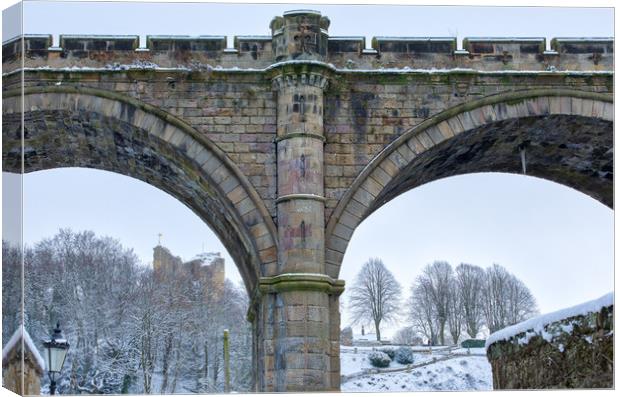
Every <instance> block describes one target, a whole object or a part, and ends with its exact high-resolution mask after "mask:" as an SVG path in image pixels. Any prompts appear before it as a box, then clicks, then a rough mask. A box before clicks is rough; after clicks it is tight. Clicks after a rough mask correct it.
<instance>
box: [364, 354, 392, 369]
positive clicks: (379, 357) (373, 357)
mask: <svg viewBox="0 0 620 397" xmlns="http://www.w3.org/2000/svg"><path fill="white" fill-rule="evenodd" d="M368 361H370V364H372V366H373V367H377V368H385V367H387V366H389V365H390V362H391V361H392V360H390V356H388V355H387V354H385V353H384V352H380V351H374V352H370V354H368Z"/></svg>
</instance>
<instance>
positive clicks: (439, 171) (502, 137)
mask: <svg viewBox="0 0 620 397" xmlns="http://www.w3.org/2000/svg"><path fill="white" fill-rule="evenodd" d="M550 131H552V132H551V133H550ZM547 140H548V141H547ZM558 148H560V149H558ZM521 152H523V154H524V156H525V159H526V160H525V164H526V173H527V174H528V175H532V176H537V177H541V178H544V179H548V180H552V181H555V182H558V183H561V184H564V185H567V186H569V187H573V188H575V189H576V190H579V191H581V192H583V193H585V194H588V195H590V196H591V197H593V198H595V199H596V200H598V201H600V202H602V203H603V204H605V205H607V206H609V207H610V208H613V102H612V96H611V95H608V94H600V93H591V92H584V91H577V90H566V89H532V90H524V91H511V92H508V93H502V94H497V95H492V96H489V97H484V98H481V99H479V100H474V101H471V102H468V103H464V104H461V105H458V106H456V107H453V108H450V109H448V110H446V111H443V112H441V113H439V114H437V115H435V116H433V117H431V118H429V119H427V120H425V121H424V122H422V123H420V124H418V125H417V126H416V127H414V128H412V129H411V130H409V131H407V132H406V133H404V134H403V135H401V136H400V137H399V138H398V139H396V140H395V141H394V142H392V143H391V144H390V145H389V146H387V147H386V148H385V149H384V150H383V151H381V152H380V153H379V154H378V155H377V156H376V157H375V158H374V159H373V160H372V161H371V162H370V163H369V164H368V165H367V166H366V167H365V168H364V169H363V170H362V172H361V173H360V174H359V175H358V177H357V178H356V179H355V181H354V182H353V184H352V186H351V187H350V188H349V189H348V190H347V192H346V193H345V194H344V195H343V197H342V198H341V199H340V201H339V203H338V205H337V206H336V209H335V210H334V212H333V214H332V216H331V217H330V219H329V222H328V224H327V229H326V233H325V236H326V269H327V273H328V274H329V276H330V277H333V278H337V277H338V274H339V272H340V265H341V263H342V259H343V257H344V252H345V251H346V248H347V246H348V243H349V241H350V239H351V236H352V235H353V232H354V230H355V228H356V227H357V226H358V225H359V224H360V223H361V222H362V221H363V220H364V219H365V218H366V217H368V216H369V215H370V214H371V213H372V212H374V211H375V210H377V209H378V208H379V207H381V206H382V205H383V204H385V203H386V202H388V201H389V200H391V199H392V198H394V197H396V196H398V195H399V194H401V193H404V192H405V191H407V190H410V189H412V188H414V187H416V186H419V185H421V184H424V183H427V182H431V181H433V180H437V179H440V178H444V177H448V176H452V175H459V174H465V173H472V172H508V173H522V162H523V161H522V158H521Z"/></svg>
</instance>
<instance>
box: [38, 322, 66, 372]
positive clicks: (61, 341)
mask: <svg viewBox="0 0 620 397" xmlns="http://www.w3.org/2000/svg"><path fill="white" fill-rule="evenodd" d="M43 346H45V350H46V357H45V359H46V360H45V361H46V363H45V364H46V365H47V370H48V372H49V373H50V377H53V375H54V374H57V373H59V372H60V371H61V370H62V366H63V364H64V363H65V358H66V357H67V350H69V343H68V342H67V340H66V339H65V338H64V337H63V336H62V331H60V324H56V329H54V334H53V335H52V338H51V339H50V340H48V341H45V342H43Z"/></svg>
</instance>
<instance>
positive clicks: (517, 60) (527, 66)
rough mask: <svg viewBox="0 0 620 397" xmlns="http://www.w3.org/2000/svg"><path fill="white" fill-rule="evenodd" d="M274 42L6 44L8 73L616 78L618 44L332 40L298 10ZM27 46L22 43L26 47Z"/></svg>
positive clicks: (111, 39)
mask: <svg viewBox="0 0 620 397" xmlns="http://www.w3.org/2000/svg"><path fill="white" fill-rule="evenodd" d="M269 26H270V29H271V33H272V34H271V36H247V35H244V36H241V35H240V36H234V39H233V43H234V44H233V45H234V48H227V45H226V44H227V37H226V36H154V35H149V36H146V47H143V48H140V47H139V36H137V35H109V36H106V35H61V36H60V40H59V47H52V36H51V35H40V34H37V35H25V36H23V37H15V38H13V39H10V40H8V41H5V42H4V43H3V45H2V46H3V57H2V64H3V68H2V69H3V73H7V72H10V71H12V70H16V69H19V68H20V67H21V58H22V43H23V52H24V66H25V67H26V68H41V67H47V68H105V67H110V66H112V65H135V64H139V65H140V64H142V65H145V64H148V65H149V66H150V67H160V68H197V67H206V66H207V65H210V66H211V67H213V68H218V67H221V68H225V69H233V68H236V69H247V70H260V69H265V68H268V67H269V66H271V65H273V64H275V63H278V62H283V61H318V62H324V63H326V64H331V65H333V66H334V67H335V68H338V69H353V70H355V69H357V70H381V69H398V68H401V69H404V68H409V69H428V70H437V69H472V70H479V71H499V70H502V71H504V70H516V71H549V70H556V71H613V47H614V44H613V42H614V40H613V38H566V37H561V38H554V39H552V40H551V43H550V47H551V51H547V50H546V44H547V43H546V39H545V38H541V37H509V38H494V37H483V38H473V37H468V38H464V39H463V41H462V43H461V44H462V49H458V47H457V39H456V38H454V37H382V36H377V37H373V38H372V42H371V47H372V49H367V48H366V39H365V37H363V36H354V37H330V36H329V31H328V29H329V26H330V21H329V18H327V17H326V16H323V15H321V13H320V12H318V11H312V10H294V11H289V12H286V13H284V14H283V16H277V17H275V18H273V20H272V21H271V24H270V25H269ZM22 38H23V40H22Z"/></svg>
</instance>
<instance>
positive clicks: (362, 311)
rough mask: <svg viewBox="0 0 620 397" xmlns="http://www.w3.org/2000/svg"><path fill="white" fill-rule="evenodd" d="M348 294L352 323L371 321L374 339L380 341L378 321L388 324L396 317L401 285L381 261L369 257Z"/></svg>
mask: <svg viewBox="0 0 620 397" xmlns="http://www.w3.org/2000/svg"><path fill="white" fill-rule="evenodd" d="M350 291H351V294H350V297H349V309H350V310H351V313H352V316H353V322H354V323H360V322H362V321H372V322H373V323H374V325H375V331H376V335H377V340H381V331H380V330H379V325H380V324H381V321H384V320H385V321H391V320H394V319H395V318H396V317H397V316H398V310H399V303H400V294H401V287H400V284H399V283H398V281H396V279H395V278H394V275H393V274H392V273H391V272H390V271H389V270H387V269H386V267H385V265H384V264H383V262H382V261H381V259H378V258H371V259H370V260H368V262H366V263H365V264H364V266H363V267H362V270H360V272H359V273H358V274H357V278H356V279H355V284H354V285H353V287H352V288H351V290H350Z"/></svg>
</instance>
